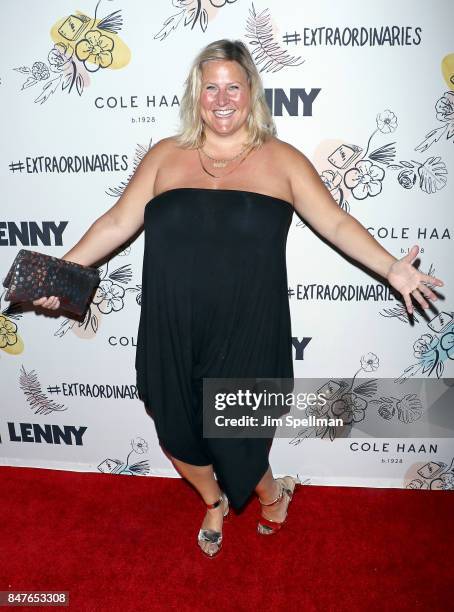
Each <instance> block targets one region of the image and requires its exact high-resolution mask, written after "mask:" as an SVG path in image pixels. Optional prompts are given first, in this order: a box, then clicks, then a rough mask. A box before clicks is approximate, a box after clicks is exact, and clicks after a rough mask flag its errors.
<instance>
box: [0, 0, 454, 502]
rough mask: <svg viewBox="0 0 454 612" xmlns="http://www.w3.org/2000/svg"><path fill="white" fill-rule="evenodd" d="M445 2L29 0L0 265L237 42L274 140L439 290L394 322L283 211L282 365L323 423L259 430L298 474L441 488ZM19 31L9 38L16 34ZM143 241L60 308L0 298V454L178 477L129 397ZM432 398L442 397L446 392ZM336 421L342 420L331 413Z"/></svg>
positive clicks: (390, 295)
mask: <svg viewBox="0 0 454 612" xmlns="http://www.w3.org/2000/svg"><path fill="white" fill-rule="evenodd" d="M453 20H454V5H453V4H452V2H451V1H450V0H438V1H436V2H432V3H430V4H428V3H426V2H423V1H422V0H418V1H416V2H415V1H414V0H412V1H410V0H401V1H400V2H397V3H396V2H393V1H391V0H378V1H377V2H374V3H363V2H360V1H359V0H342V1H340V2H330V1H328V0H320V1H319V2H305V1H303V2H301V1H298V2H296V1H288V0H280V1H279V2H277V1H273V0H269V1H261V0H257V1H254V2H251V1H250V0H159V1H156V2H145V1H144V0H143V1H138V0H134V1H132V0H99V1H97V0H83V1H82V2H79V1H78V2H77V3H76V2H73V1H72V0H64V1H62V0H58V1H57V0H42V1H41V2H39V3H36V2H33V1H32V0H22V1H19V2H14V3H13V2H8V3H6V4H5V6H4V7H3V17H2V20H1V23H0V29H1V44H2V49H3V52H2V54H1V59H0V100H1V113H0V122H1V134H2V139H1V153H0V155H1V163H0V167H1V171H2V197H1V214H0V275H1V277H2V279H3V278H4V277H5V276H6V273H7V271H8V269H9V266H10V265H11V263H12V261H13V259H14V257H15V255H16V254H17V252H18V251H19V250H20V249H21V248H25V249H30V250H37V251H41V252H43V253H47V254H49V255H54V256H57V257H60V256H62V255H64V254H65V253H66V252H67V251H68V250H69V249H70V248H71V247H72V246H73V245H74V244H75V243H76V242H77V241H78V240H79V239H80V237H81V236H82V234H83V233H84V232H85V231H86V230H87V229H88V227H89V226H90V225H91V224H92V223H93V222H94V221H95V219H96V218H97V217H99V216H100V215H102V214H103V213H104V212H105V211H106V210H107V209H108V208H110V207H111V206H112V205H113V204H114V203H115V202H116V201H117V200H118V198H119V197H121V195H122V193H123V191H124V189H125V186H126V185H127V183H128V181H129V179H130V178H131V176H132V175H133V173H134V170H135V168H136V167H137V165H138V163H139V162H140V160H141V159H142V157H143V156H144V155H145V154H146V152H147V151H148V149H149V148H150V147H151V146H152V145H153V144H154V143H155V142H157V141H158V140H159V139H161V138H163V137H166V136H169V135H172V134H174V133H175V132H176V131H177V130H178V126H179V122H178V111H179V106H180V100H181V96H182V93H183V82H184V79H185V78H186V75H187V72H188V69H189V66H190V63H191V61H192V59H193V57H194V56H195V55H196V53H198V52H199V50H200V49H201V48H202V47H203V46H205V45H206V44H207V43H209V42H212V41H214V40H218V39H220V38H231V39H241V40H242V41H243V42H244V43H245V44H246V45H247V46H248V48H249V50H250V52H251V53H252V55H253V58H254V61H255V62H256V65H257V68H258V69H259V71H260V74H261V77H262V79H263V84H264V88H265V93H266V98H267V102H268V104H269V106H270V108H271V110H272V114H273V117H274V120H275V123H276V127H277V135H278V137H279V138H281V139H282V140H285V141H287V142H289V143H291V144H292V145H293V146H295V147H297V148H299V149H300V150H301V151H303V152H304V153H305V154H306V155H307V156H308V157H309V159H310V160H311V161H312V162H313V164H314V165H315V167H316V168H317V171H318V172H319V174H320V177H321V179H322V181H323V182H324V184H325V185H326V188H327V189H328V190H329V191H330V193H331V194H332V196H333V198H334V199H335V201H336V202H337V204H338V205H339V206H340V207H341V208H343V209H344V210H346V211H348V212H349V213H350V214H352V215H353V216H354V217H356V218H357V219H358V220H359V221H360V222H361V223H362V224H363V225H364V226H365V227H367V229H368V231H369V232H370V234H371V235H372V236H374V237H375V238H376V239H377V240H378V241H379V242H380V244H382V245H383V246H384V247H385V248H386V249H387V250H389V251H390V252H391V253H392V254H393V255H395V256H396V257H403V256H404V255H405V254H406V253H408V251H409V249H410V248H411V247H412V246H413V245H414V244H417V245H418V246H419V247H420V252H419V255H418V260H417V262H416V264H417V265H418V267H419V268H420V269H421V270H422V271H423V272H426V273H430V274H434V275H435V276H437V277H439V278H441V279H443V280H444V282H445V286H444V287H443V288H442V289H440V290H438V294H439V295H440V299H439V300H438V301H437V302H435V303H434V307H432V308H431V309H430V310H428V311H422V310H416V311H415V313H414V316H413V317H410V316H409V315H408V314H407V312H406V309H405V307H404V304H403V301H402V300H401V299H400V296H399V295H397V294H396V293H395V292H393V291H392V290H390V287H389V286H388V285H387V284H386V282H385V280H384V279H383V278H381V277H378V276H376V275H374V274H373V273H371V272H370V270H368V269H367V268H365V267H364V266H360V265H358V264H357V263H356V262H355V261H354V260H353V259H349V258H347V257H346V256H344V255H343V254H342V253H341V252H339V251H338V250H336V249H335V248H333V246H332V245H330V244H329V243H328V242H327V241H326V240H324V239H323V238H322V237H320V236H318V235H317V234H316V233H315V232H314V231H313V230H312V229H311V228H310V227H309V226H307V225H306V224H305V222H304V219H303V218H301V217H299V216H298V215H297V214H294V216H293V220H292V225H291V227H290V231H289V235H288V241H287V268H288V298H289V303H290V310H291V318H292V337H293V358H294V374H295V377H296V378H298V377H301V378H305V377H310V378H313V379H314V378H316V379H317V380H318V381H319V386H320V388H322V387H323V388H329V389H330V390H331V392H332V397H331V401H330V402H328V404H327V405H326V406H325V407H324V409H323V415H321V414H316V413H314V410H313V409H312V408H311V409H309V408H307V409H306V410H305V411H304V412H302V415H305V416H307V417H309V416H311V415H312V416H325V417H329V418H327V420H326V424H325V425H320V426H317V427H303V426H302V427H298V428H295V430H294V432H291V434H288V435H286V436H285V437H276V439H275V441H274V443H273V447H272V450H271V456H270V462H271V465H272V467H273V470H274V472H275V474H276V475H278V474H284V473H292V474H298V475H299V476H300V478H301V480H302V481H303V482H305V483H306V484H322V485H344V486H368V487H398V488H417V489H432V490H435V489H437V490H440V489H442V490H449V489H451V490H452V489H454V427H453V409H452V408H451V410H449V408H450V407H452V406H453V405H454V401H453V395H452V393H451V390H452V376H453V373H454V367H453V359H454V277H453V274H452V260H453V257H452V256H453V232H454V223H453V220H454V214H453V208H452V203H453V196H454V188H453V184H454V179H453V178H452V177H451V173H452V172H454V40H453V37H452V23H453ZM19 34H20V35H19ZM142 257H143V233H141V234H140V235H139V236H137V237H136V239H135V240H134V241H132V242H130V243H128V244H127V245H123V246H122V247H121V249H120V250H117V251H116V252H115V253H112V257H111V258H109V260H108V262H107V263H105V265H103V266H101V267H100V273H101V282H100V285H99V287H98V289H97V290H96V293H95V294H94V297H93V300H92V301H91V303H90V305H89V309H88V310H87V313H86V315H85V316H84V317H83V319H82V318H80V319H76V318H72V317H70V316H68V317H66V316H65V313H62V312H60V313H55V312H52V311H43V310H41V309H35V308H33V307H30V306H26V307H25V306H22V307H21V306H18V305H14V304H13V305H11V303H10V302H8V301H6V300H5V293H6V289H5V288H4V287H1V288H0V349H1V350H0V377H1V385H0V388H1V397H0V402H1V421H0V461H1V462H2V464H4V465H13V466H26V467H44V468H50V469H60V470H76V471H86V472H90V471H91V472H96V471H98V472H105V473H116V474H119V475H120V474H126V475H146V476H170V477H179V476H178V474H177V472H176V471H175V470H174V468H173V466H172V464H171V462H170V461H169V459H168V458H167V456H166V455H165V454H164V452H163V449H162V448H161V447H160V445H159V443H158V441H157V437H156V433H155V426H154V422H153V420H152V418H151V417H150V415H149V414H148V412H147V411H146V409H145V407H144V404H143V403H142V402H141V401H140V400H139V399H138V396H137V388H136V372H135V351H136V345H137V328H138V322H139V315H140V307H141V274H142ZM450 393H451V395H450ZM334 416H338V417H341V418H342V419H343V423H344V424H343V426H342V427H339V426H336V425H335V424H334V425H333V424H332V421H331V420H330V418H331V417H334Z"/></svg>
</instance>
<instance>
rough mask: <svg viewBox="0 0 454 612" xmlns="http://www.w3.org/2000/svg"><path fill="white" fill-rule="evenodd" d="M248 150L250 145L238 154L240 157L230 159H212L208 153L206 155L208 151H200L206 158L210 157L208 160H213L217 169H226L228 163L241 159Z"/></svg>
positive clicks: (201, 148)
mask: <svg viewBox="0 0 454 612" xmlns="http://www.w3.org/2000/svg"><path fill="white" fill-rule="evenodd" d="M247 148H248V145H245V146H244V147H243V148H242V149H241V151H240V152H239V153H238V155H235V157H230V158H225V159H217V158H216V157H211V155H208V153H206V151H204V150H203V147H200V150H201V151H202V153H203V154H204V155H205V156H206V157H208V159H211V160H212V161H213V166H214V167H215V168H225V167H226V166H227V164H228V162H231V161H234V160H235V159H237V158H238V157H240V155H242V154H243V153H244V152H245V151H246V149H247Z"/></svg>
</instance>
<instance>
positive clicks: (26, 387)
mask: <svg viewBox="0 0 454 612" xmlns="http://www.w3.org/2000/svg"><path fill="white" fill-rule="evenodd" d="M19 386H20V388H21V389H22V391H23V392H24V395H25V397H26V399H27V402H28V403H29V404H30V406H31V407H32V408H33V409H34V411H35V414H50V413H51V412H63V411H64V410H68V408H67V407H66V406H65V405H64V404H57V403H55V402H54V400H53V399H50V398H48V397H47V395H46V394H45V393H43V391H42V389H41V383H40V382H39V380H38V376H37V374H36V372H35V370H32V371H31V372H26V371H25V368H24V366H22V367H21V370H20V376H19Z"/></svg>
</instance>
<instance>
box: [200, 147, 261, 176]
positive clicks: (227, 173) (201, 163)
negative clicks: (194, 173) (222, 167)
mask: <svg viewBox="0 0 454 612" xmlns="http://www.w3.org/2000/svg"><path fill="white" fill-rule="evenodd" d="M251 151H252V147H251V148H250V149H249V151H248V152H247V153H246V155H245V156H244V157H243V159H242V160H241V161H240V163H239V164H238V166H239V165H240V164H242V163H243V162H244V160H245V159H246V158H247V156H248V155H249V153H250V152H251ZM197 152H198V154H199V161H200V165H201V166H202V169H203V170H204V171H205V172H206V173H207V174H209V175H210V176H212V177H213V178H224V176H228V175H229V174H231V173H232V172H233V170H236V168H238V166H235V168H233V169H232V170H230V172H226V174H223V175H222V176H217V175H216V174H212V173H211V172H210V171H209V170H207V169H206V168H205V166H204V165H203V162H202V158H201V156H200V150H199V148H198V147H197ZM237 157H238V156H237Z"/></svg>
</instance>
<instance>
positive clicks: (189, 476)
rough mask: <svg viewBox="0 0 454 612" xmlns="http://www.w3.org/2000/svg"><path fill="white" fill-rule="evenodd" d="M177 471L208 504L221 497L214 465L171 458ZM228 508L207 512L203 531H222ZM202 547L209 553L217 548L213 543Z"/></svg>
mask: <svg viewBox="0 0 454 612" xmlns="http://www.w3.org/2000/svg"><path fill="white" fill-rule="evenodd" d="M170 459H171V461H172V463H173V464H174V466H175V469H176V470H177V471H178V472H179V473H180V474H181V476H183V478H185V479H186V480H187V481H188V482H190V483H191V484H192V486H193V487H194V488H195V489H196V490H197V491H198V493H199V494H200V496H201V497H202V499H203V501H204V502H205V503H206V504H213V503H214V502H215V501H217V500H218V499H219V497H220V495H221V490H220V488H219V485H218V482H217V480H216V479H215V477H214V471H213V466H212V465H192V464H190V463H185V462H184V461H180V459H175V457H170ZM225 510H226V507H225V505H224V504H220V505H219V506H218V507H217V508H210V509H208V508H207V510H206V515H205V518H204V520H203V523H202V525H201V528H202V529H215V530H216V531H222V522H223V518H224V512H225ZM200 546H201V547H203V550H204V551H205V552H208V553H210V554H211V553H213V552H215V551H216V549H217V546H216V545H215V544H213V543H211V542H201V543H200Z"/></svg>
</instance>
